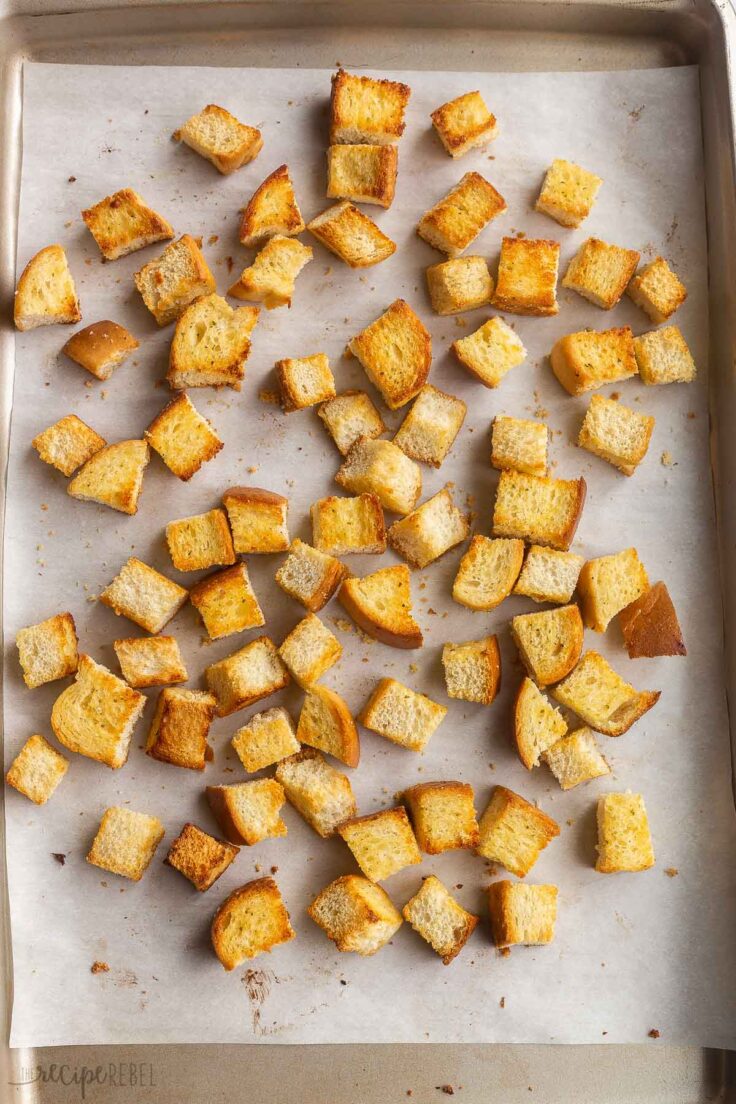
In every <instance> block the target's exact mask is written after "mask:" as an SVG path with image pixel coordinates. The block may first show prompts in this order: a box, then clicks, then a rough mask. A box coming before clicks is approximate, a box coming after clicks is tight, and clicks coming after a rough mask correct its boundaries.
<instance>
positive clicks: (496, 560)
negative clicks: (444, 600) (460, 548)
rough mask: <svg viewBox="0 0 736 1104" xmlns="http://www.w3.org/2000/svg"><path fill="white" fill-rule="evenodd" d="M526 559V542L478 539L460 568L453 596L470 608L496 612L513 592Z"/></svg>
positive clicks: (462, 604)
mask: <svg viewBox="0 0 736 1104" xmlns="http://www.w3.org/2000/svg"><path fill="white" fill-rule="evenodd" d="M523 559H524V542H523V540H492V539H491V538H490V537H483V536H480V535H476V536H474V537H473V539H472V540H471V542H470V545H469V547H468V550H467V552H466V553H465V555H464V556H463V558H462V560H461V561H460V565H459V567H458V569H457V575H456V576H455V581H454V583H453V584H452V597H453V598H454V599H455V601H456V602H459V603H460V605H461V606H467V608H468V609H472V610H492V609H495V608H496V606H498V605H500V604H501V602H503V600H504V598H508V596H509V594H510V593H511V590H512V588H513V585H514V583H515V582H516V580H517V578H518V575H519V572H520V571H521V564H522V561H523Z"/></svg>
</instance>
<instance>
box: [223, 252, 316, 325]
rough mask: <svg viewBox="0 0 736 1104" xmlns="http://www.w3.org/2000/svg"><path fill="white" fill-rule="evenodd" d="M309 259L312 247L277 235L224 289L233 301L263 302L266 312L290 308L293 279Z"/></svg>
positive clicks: (294, 279) (294, 280)
mask: <svg viewBox="0 0 736 1104" xmlns="http://www.w3.org/2000/svg"><path fill="white" fill-rule="evenodd" d="M311 259H312V248H311V246H309V245H302V243H301V242H300V241H298V240H297V239H296V238H287V237H285V236H284V235H283V234H277V235H276V236H275V237H273V238H269V239H268V241H267V242H266V244H265V245H264V246H263V248H262V249H261V251H260V252H259V253H257V254H256V256H255V259H254V261H253V264H252V265H250V266H249V267H248V268H244V269H243V271H242V272H241V274H240V278H239V279H238V280H236V281H235V283H234V284H233V285H232V287H231V288H230V289H229V290H228V295H232V297H233V298H234V299H245V300H246V301H247V302H249V303H263V305H264V307H265V308H266V310H275V309H276V307H290V306H291V299H292V296H293V294H294V284H295V282H296V278H297V276H298V275H299V273H300V272H301V270H302V269H303V268H304V266H305V265H306V264H308V263H309V262H310V261H311Z"/></svg>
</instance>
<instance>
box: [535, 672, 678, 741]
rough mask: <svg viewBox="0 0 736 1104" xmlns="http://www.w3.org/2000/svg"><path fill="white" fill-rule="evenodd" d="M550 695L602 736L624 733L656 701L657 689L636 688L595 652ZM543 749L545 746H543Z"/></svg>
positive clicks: (658, 695)
mask: <svg viewBox="0 0 736 1104" xmlns="http://www.w3.org/2000/svg"><path fill="white" fill-rule="evenodd" d="M552 696H553V697H554V698H556V700H557V701H558V702H559V703H560V705H564V706H565V707H566V708H567V709H571V710H572V711H573V713H577V715H578V717H580V720H581V721H584V722H585V724H587V725H589V726H590V727H591V728H594V729H595V730H596V732H602V733H603V735H604V736H623V734H624V733H625V732H628V731H629V729H630V728H631V726H632V725H633V724H634V723H635V722H636V721H638V720H639V718H640V717H643V716H644V714H645V713H646V712H648V710H650V709H651V708H652V707H653V706H655V705H656V704H657V702H658V701H659V698H660V691H659V690H635V689H634V687H633V686H630V685H629V683H628V682H626V680H625V679H622V678H621V676H620V675H619V674H617V673H616V671H614V669H613V668H612V667H611V665H610V663H608V661H607V660H605V659H604V658H603V656H602V655H599V654H598V652H586V653H585V655H584V656H583V658H582V659H581V660H580V662H579V663H578V665H577V667H576V668H575V670H574V671H573V672H572V674H570V675H568V676H567V678H566V679H564V681H563V682H560V683H558V685H557V686H555V688H554V689H553V690H552ZM544 750H545V751H546V748H545V749H544Z"/></svg>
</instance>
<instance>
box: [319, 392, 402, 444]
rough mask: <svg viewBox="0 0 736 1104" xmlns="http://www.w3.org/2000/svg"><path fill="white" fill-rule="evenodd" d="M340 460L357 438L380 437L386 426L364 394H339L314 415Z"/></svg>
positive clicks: (368, 397) (369, 399) (367, 396)
mask: <svg viewBox="0 0 736 1104" xmlns="http://www.w3.org/2000/svg"><path fill="white" fill-rule="evenodd" d="M317 413H318V414H319V416H320V418H321V419H322V421H323V422H324V424H325V428H326V429H327V432H328V433H329V435H330V437H332V440H333V441H334V442H335V444H336V445H337V447H338V449H339V450H340V452H341V453H342V455H343V456H347V454H348V453H349V452H350V449H351V448H352V447H353V445H354V444H355V442H356V441H357V440H358V439H359V438H360V437H368V438H373V437H380V436H381V434H382V433H384V432H385V429H386V426H385V425H384V424H383V419H382V417H381V415H380V414H379V413H378V411H377V409H376V407H375V405H374V403H373V401H372V399H371V397H370V395H366V393H365V391H341V392H340V394H339V395H335V397H334V399H328V400H327V402H325V403H322V405H321V406H320V408H319V410H318V411H317Z"/></svg>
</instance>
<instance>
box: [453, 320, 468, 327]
mask: <svg viewBox="0 0 736 1104" xmlns="http://www.w3.org/2000/svg"><path fill="white" fill-rule="evenodd" d="M467 324H468V322H467V319H465V318H456V319H455V325H456V326H459V327H460V329H464V328H465V326H467Z"/></svg>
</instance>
